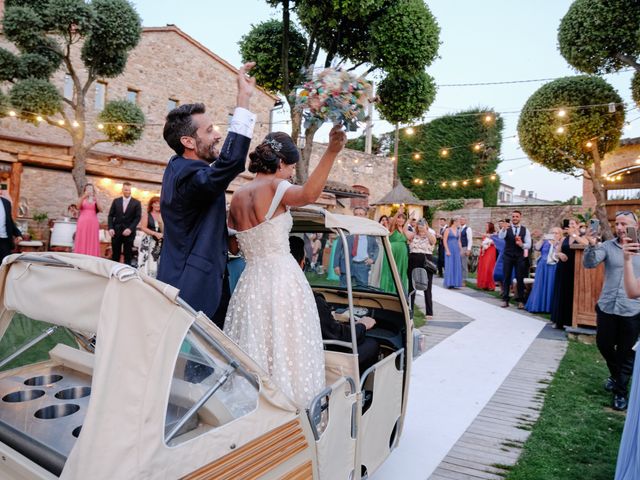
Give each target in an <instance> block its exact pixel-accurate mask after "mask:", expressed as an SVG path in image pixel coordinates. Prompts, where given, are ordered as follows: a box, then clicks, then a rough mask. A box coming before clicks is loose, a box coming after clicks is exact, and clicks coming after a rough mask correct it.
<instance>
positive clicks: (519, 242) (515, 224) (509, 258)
mask: <svg viewBox="0 0 640 480" xmlns="http://www.w3.org/2000/svg"><path fill="white" fill-rule="evenodd" d="M521 218H522V213H521V212H520V211H519V210H514V211H513V212H511V224H510V225H509V226H504V224H503V228H502V229H501V230H500V233H499V234H498V236H499V237H500V238H502V239H504V254H503V255H504V259H503V267H502V269H503V272H504V282H503V284H502V300H503V302H504V303H503V304H502V307H505V308H506V307H508V306H509V293H510V292H509V291H510V289H511V279H512V275H513V272H514V269H515V277H516V285H517V296H516V298H515V300H516V301H517V302H518V309H520V310H522V309H524V277H525V275H526V271H525V265H526V263H525V250H529V249H530V248H531V234H530V233H529V230H528V229H527V228H526V227H525V226H523V225H521V224H520V220H521Z"/></svg>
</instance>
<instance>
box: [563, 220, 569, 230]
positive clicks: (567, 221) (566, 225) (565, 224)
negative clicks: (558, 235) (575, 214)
mask: <svg viewBox="0 0 640 480" xmlns="http://www.w3.org/2000/svg"><path fill="white" fill-rule="evenodd" d="M562 228H569V219H568V218H565V219H564V220H562Z"/></svg>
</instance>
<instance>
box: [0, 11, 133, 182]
mask: <svg viewBox="0 0 640 480" xmlns="http://www.w3.org/2000/svg"><path fill="white" fill-rule="evenodd" d="M2 26H3V31H4V35H5V36H6V38H7V39H8V40H9V41H11V42H12V43H13V44H14V45H15V47H16V49H17V51H18V53H17V54H14V53H13V52H11V51H9V50H7V49H4V48H0V83H3V82H4V83H6V84H7V85H8V86H9V91H8V94H7V95H5V94H4V93H2V92H0V115H7V114H8V113H9V112H10V110H11V109H15V111H16V113H17V116H18V117H19V118H20V119H22V120H24V121H27V122H31V123H34V124H36V125H37V124H39V123H40V122H46V123H48V124H49V125H52V126H55V127H58V128H61V129H63V130H65V131H66V132H67V133H68V134H69V136H70V137H71V140H72V147H71V149H72V150H71V151H72V157H73V167H72V170H71V174H72V176H73V179H74V182H75V184H76V189H77V190H78V193H80V192H81V191H82V189H83V188H84V185H85V183H86V160H87V156H88V154H89V152H90V151H91V149H92V148H94V147H95V146H96V145H97V144H99V143H103V142H112V143H126V144H131V143H134V142H135V141H137V140H138V139H139V138H140V136H141V135H142V128H143V125H144V121H145V120H144V115H143V113H142V111H141V110H140V108H138V107H137V106H136V105H134V104H133V103H129V102H123V101H119V102H118V101H116V102H109V103H107V104H106V105H105V108H104V110H103V111H102V112H101V113H100V114H99V115H98V120H99V121H100V122H103V123H104V124H105V125H104V128H103V129H102V131H99V130H95V129H94V128H93V127H92V126H91V124H90V123H88V122H87V120H88V118H89V117H88V115H89V111H88V109H87V94H88V93H89V91H90V90H91V87H92V86H93V85H94V83H95V82H96V80H98V79H99V78H113V77H116V76H118V75H120V74H121V73H122V72H123V71H124V68H125V66H126V63H127V58H128V55H129V52H130V51H131V50H132V49H133V48H134V47H135V46H136V45H137V44H138V41H139V40H140V34H141V31H142V29H141V20H140V17H139V16H138V14H137V12H136V11H135V9H134V8H133V6H132V5H131V4H130V3H129V2H128V1H126V0H92V1H91V2H90V3H87V2H85V1H84V0H7V2H6V9H5V12H4V18H3V20H2ZM78 45H81V47H80V52H78ZM78 53H80V55H79V57H80V60H78V55H77V54H78ZM61 68H62V69H64V70H65V72H66V73H67V74H68V75H69V77H70V79H71V82H72V84H73V94H72V95H71V96H70V98H65V97H63V96H62V95H61V94H60V92H59V91H58V89H57V88H56V87H55V86H54V85H53V84H52V83H51V81H50V78H51V76H52V75H53V74H54V73H56V72H57V71H58V70H59V69H61ZM96 128H97V126H96Z"/></svg>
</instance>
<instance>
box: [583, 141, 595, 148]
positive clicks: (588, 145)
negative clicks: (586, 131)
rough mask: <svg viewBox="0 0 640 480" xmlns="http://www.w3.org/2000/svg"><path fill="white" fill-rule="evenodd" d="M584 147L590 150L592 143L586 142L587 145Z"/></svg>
mask: <svg viewBox="0 0 640 480" xmlns="http://www.w3.org/2000/svg"><path fill="white" fill-rule="evenodd" d="M584 145H585V147H587V148H591V147H593V143H592V142H590V141H589V142H587V143H585V144H584Z"/></svg>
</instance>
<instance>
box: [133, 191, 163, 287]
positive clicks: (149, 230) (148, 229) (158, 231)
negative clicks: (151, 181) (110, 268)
mask: <svg viewBox="0 0 640 480" xmlns="http://www.w3.org/2000/svg"><path fill="white" fill-rule="evenodd" d="M140 230H142V231H143V232H144V236H143V237H142V240H141V241H140V248H139V249H138V270H141V271H143V272H144V273H146V274H147V275H149V276H150V277H153V278H155V277H156V275H157V273H158V263H159V261H160V253H161V249H162V231H163V230H164V228H163V225H162V216H161V215H160V197H151V200H149V204H148V206H147V214H146V215H143V216H142V220H141V221H140Z"/></svg>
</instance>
